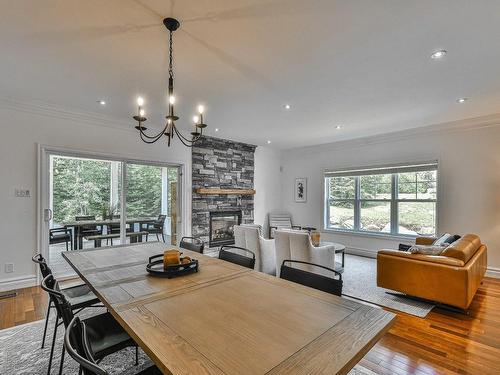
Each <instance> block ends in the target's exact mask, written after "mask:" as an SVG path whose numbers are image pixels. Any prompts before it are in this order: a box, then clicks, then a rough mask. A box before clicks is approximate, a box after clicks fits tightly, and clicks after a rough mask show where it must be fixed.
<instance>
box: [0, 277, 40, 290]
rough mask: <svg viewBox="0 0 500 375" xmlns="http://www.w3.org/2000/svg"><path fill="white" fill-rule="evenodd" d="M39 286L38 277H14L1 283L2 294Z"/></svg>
mask: <svg viewBox="0 0 500 375" xmlns="http://www.w3.org/2000/svg"><path fill="white" fill-rule="evenodd" d="M35 285H37V279H36V276H34V275H31V276H20V277H14V278H12V279H6V280H2V281H0V292H8V291H11V290H16V289H21V288H29V287H31V286H35Z"/></svg>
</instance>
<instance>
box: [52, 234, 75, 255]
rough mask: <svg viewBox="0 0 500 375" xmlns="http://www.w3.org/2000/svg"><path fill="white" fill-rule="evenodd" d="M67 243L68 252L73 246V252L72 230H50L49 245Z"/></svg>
mask: <svg viewBox="0 0 500 375" xmlns="http://www.w3.org/2000/svg"><path fill="white" fill-rule="evenodd" d="M64 242H65V243H66V251H68V249H69V246H68V244H70V245H71V250H73V235H72V234H71V229H69V228H52V229H49V245H56V244H58V243H64Z"/></svg>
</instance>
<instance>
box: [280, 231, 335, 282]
mask: <svg viewBox="0 0 500 375" xmlns="http://www.w3.org/2000/svg"><path fill="white" fill-rule="evenodd" d="M274 240H275V245H276V276H277V277H279V276H280V269H281V264H282V263H283V261H284V260H285V259H291V260H301V261H304V262H309V263H314V264H318V265H320V266H325V267H329V268H334V267H335V247H334V246H319V247H315V246H313V244H312V243H311V238H310V237H309V234H308V233H307V232H299V231H290V230H287V231H285V230H277V231H276V232H275V233H274ZM294 267H296V268H301V269H303V270H305V271H309V272H313V273H320V274H323V273H324V272H322V269H321V268H319V267H314V266H309V265H300V266H299V265H297V266H296V265H294Z"/></svg>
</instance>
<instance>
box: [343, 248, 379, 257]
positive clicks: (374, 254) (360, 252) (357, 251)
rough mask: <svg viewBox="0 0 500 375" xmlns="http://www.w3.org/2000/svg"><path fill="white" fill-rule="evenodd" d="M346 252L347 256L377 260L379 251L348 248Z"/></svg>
mask: <svg viewBox="0 0 500 375" xmlns="http://www.w3.org/2000/svg"><path fill="white" fill-rule="evenodd" d="M345 252H346V253H347V254H352V255H359V256H362V257H367V258H376V257H377V251H374V250H370V249H363V248H361V247H352V246H346V248H345Z"/></svg>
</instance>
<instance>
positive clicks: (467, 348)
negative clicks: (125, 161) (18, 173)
mask: <svg viewBox="0 0 500 375" xmlns="http://www.w3.org/2000/svg"><path fill="white" fill-rule="evenodd" d="M17 292H18V295H17V296H16V297H14V298H7V299H0V329H4V328H7V327H12V326H15V325H20V324H24V323H27V322H31V321H34V320H38V319H42V318H43V316H44V314H45V310H46V308H47V297H46V295H45V293H44V292H43V291H42V290H41V289H40V288H39V287H33V288H26V289H20V290H18V291H17ZM396 313H397V315H398V317H397V321H396V324H395V325H394V326H393V328H392V329H391V330H390V331H389V332H388V333H387V334H386V335H385V336H384V337H383V338H382V339H381V340H380V341H379V342H378V343H377V345H375V347H374V348H373V349H372V350H370V352H368V354H367V355H366V356H365V357H364V358H363V359H362V360H361V361H360V362H359V365H361V366H363V367H365V368H366V369H369V370H371V371H373V372H374V373H376V374H383V375H403V374H417V375H429V374H482V375H487V374H500V279H492V278H486V279H485V280H484V283H483V285H482V286H481V287H480V289H479V290H478V292H477V294H476V296H475V297H474V300H473V302H472V305H471V306H470V311H469V315H465V314H460V313H455V312H450V311H446V310H443V309H439V308H435V309H434V310H433V311H432V312H431V313H430V314H429V315H428V316H427V317H426V318H425V319H421V318H417V317H413V316H410V315H407V314H404V313H400V312H396Z"/></svg>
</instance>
